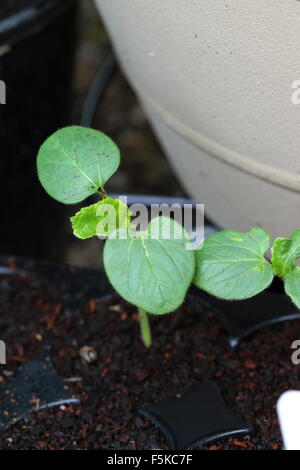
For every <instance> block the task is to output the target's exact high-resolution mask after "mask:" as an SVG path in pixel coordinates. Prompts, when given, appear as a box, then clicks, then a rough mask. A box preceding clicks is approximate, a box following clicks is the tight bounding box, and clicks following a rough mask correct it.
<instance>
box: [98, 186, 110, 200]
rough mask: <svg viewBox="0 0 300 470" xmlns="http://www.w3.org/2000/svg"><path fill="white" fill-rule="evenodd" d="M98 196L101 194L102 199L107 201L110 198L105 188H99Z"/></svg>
mask: <svg viewBox="0 0 300 470" xmlns="http://www.w3.org/2000/svg"><path fill="white" fill-rule="evenodd" d="M98 194H99V196H100V198H101V199H107V197H108V196H107V193H106V191H105V189H104V188H99V189H98Z"/></svg>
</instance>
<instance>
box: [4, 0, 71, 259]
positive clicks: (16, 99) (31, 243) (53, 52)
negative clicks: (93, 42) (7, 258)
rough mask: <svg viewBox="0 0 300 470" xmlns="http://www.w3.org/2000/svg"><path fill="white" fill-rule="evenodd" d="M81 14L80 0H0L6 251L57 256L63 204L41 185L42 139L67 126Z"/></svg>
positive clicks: (9, 252) (29, 254) (28, 254)
mask: <svg viewBox="0 0 300 470" xmlns="http://www.w3.org/2000/svg"><path fill="white" fill-rule="evenodd" d="M75 20H76V1H75V0H47V1H45V0H44V1H41V0H38V1H37V0H3V1H1V5H0V80H2V81H4V82H5V85H6V104H1V105H0V148H1V161H0V169H1V186H0V188H1V189H0V194H1V221H2V222H1V224H0V247H1V248H0V249H1V253H6V254H21V255H27V256H48V257H51V256H52V252H53V251H55V253H56V257H58V252H59V250H60V249H61V248H60V237H57V231H58V230H59V226H60V225H61V224H62V223H63V213H62V207H61V205H59V204H57V203H56V202H55V201H52V200H51V198H49V197H48V196H47V195H46V194H45V192H44V191H43V189H42V188H41V186H40V184H39V182H38V180H37V177H36V169H35V159H36V154H37V151H38V148H39V146H40V145H41V143H42V142H43V140H44V139H45V138H46V137H47V136H48V135H49V134H50V133H52V132H54V131H55V130H57V128H58V127H61V126H63V125H66V124H68V111H69V97H70V92H71V79H72V74H73V58H74V51H75V43H76V41H75V38H76V21H75ZM50 221H52V222H50Z"/></svg>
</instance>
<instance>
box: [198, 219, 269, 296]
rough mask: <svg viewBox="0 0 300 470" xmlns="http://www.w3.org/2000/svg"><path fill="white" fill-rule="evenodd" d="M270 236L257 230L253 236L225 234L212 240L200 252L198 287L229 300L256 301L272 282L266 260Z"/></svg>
mask: <svg viewBox="0 0 300 470" xmlns="http://www.w3.org/2000/svg"><path fill="white" fill-rule="evenodd" d="M269 244H270V239H269V234H268V233H267V232H266V231H265V230H263V229H261V228H259V227H254V228H253V229H252V230H250V232H249V233H240V232H236V231H234V230H225V231H223V232H218V233H216V234H214V235H212V236H211V237H209V238H208V239H207V240H206V241H205V242H204V244H203V246H202V248H201V249H200V250H198V251H196V252H195V253H196V273H195V277H194V283H195V284H196V286H198V287H199V288H200V289H203V290H205V291H206V292H208V293H210V294H212V295H214V296H216V297H219V298H222V299H228V300H240V299H247V298H249V297H252V296H254V295H256V294H258V293H259V292H261V291H262V290H264V289H265V288H266V287H268V286H269V284H270V283H271V282H272V279H273V271H272V268H271V266H270V264H269V263H268V262H267V260H266V259H265V258H264V253H265V252H266V250H267V249H268V247H269Z"/></svg>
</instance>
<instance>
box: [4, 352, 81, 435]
mask: <svg viewBox="0 0 300 470" xmlns="http://www.w3.org/2000/svg"><path fill="white" fill-rule="evenodd" d="M0 394H1V396H2V401H0V429H1V428H2V429H5V428H7V427H9V426H10V425H11V424H14V423H16V422H17V421H19V420H20V419H22V418H24V417H25V416H26V415H28V414H29V413H31V412H32V411H34V410H41V409H43V408H48V407H51V406H56V405H63V404H69V403H79V399H78V398H76V397H74V395H73V394H72V393H71V391H70V390H68V389H67V388H66V386H65V385H64V383H63V382H62V380H61V379H60V378H59V377H58V376H57V375H56V373H55V370H54V368H53V365H52V362H51V360H50V358H49V357H41V358H38V359H35V360H33V361H30V362H27V363H26V364H24V365H22V366H20V367H19V369H18V371H17V373H16V375H15V377H14V378H13V379H11V380H9V381H8V382H7V383H6V384H5V385H4V386H3V387H2V388H1V389H0Z"/></svg>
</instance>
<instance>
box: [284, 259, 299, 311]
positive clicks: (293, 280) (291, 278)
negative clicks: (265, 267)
mask: <svg viewBox="0 0 300 470" xmlns="http://www.w3.org/2000/svg"><path fill="white" fill-rule="evenodd" d="M299 287H300V268H299V267H296V268H295V269H294V270H293V271H291V272H289V274H288V275H287V276H286V278H285V281H284V288H285V292H286V293H287V295H289V296H290V298H291V299H292V301H293V302H294V304H295V305H296V306H297V307H298V308H300V288H299Z"/></svg>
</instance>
